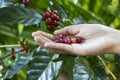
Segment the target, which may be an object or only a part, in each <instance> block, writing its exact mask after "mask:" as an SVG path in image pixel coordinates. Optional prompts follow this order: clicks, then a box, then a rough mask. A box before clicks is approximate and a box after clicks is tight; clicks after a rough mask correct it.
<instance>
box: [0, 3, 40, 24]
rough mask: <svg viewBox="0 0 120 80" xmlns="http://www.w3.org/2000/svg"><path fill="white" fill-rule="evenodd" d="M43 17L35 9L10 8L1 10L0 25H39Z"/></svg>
mask: <svg viewBox="0 0 120 80" xmlns="http://www.w3.org/2000/svg"><path fill="white" fill-rule="evenodd" d="M41 19H42V16H41V15H40V14H39V13H38V12H36V11H35V10H33V9H26V8H24V7H22V6H20V5H19V6H10V7H4V8H1V9H0V24H18V23H20V24H24V25H25V26H29V25H34V24H38V23H39V22H40V21H41Z"/></svg>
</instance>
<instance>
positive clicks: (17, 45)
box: [0, 44, 20, 48]
mask: <svg viewBox="0 0 120 80" xmlns="http://www.w3.org/2000/svg"><path fill="white" fill-rule="evenodd" d="M5 47H10V48H12V47H20V45H19V44H16V45H0V48H5Z"/></svg>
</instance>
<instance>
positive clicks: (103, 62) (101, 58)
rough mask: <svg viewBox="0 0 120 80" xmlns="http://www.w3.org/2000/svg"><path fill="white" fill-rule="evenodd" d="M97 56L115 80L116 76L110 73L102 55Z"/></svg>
mask: <svg viewBox="0 0 120 80" xmlns="http://www.w3.org/2000/svg"><path fill="white" fill-rule="evenodd" d="M97 57H98V58H99V60H101V62H102V63H103V65H104V67H105V68H106V69H107V70H108V72H109V73H110V75H111V76H112V77H113V79H114V80H116V79H117V78H116V77H115V75H114V74H113V73H112V71H111V70H110V69H109V68H108V66H107V64H106V63H105V62H104V61H103V59H102V57H100V56H97Z"/></svg>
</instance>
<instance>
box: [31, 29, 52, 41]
mask: <svg viewBox="0 0 120 80" xmlns="http://www.w3.org/2000/svg"><path fill="white" fill-rule="evenodd" d="M41 35H42V36H44V37H46V38H48V39H50V40H54V36H53V35H52V34H49V33H45V32H43V31H36V32H33V33H32V36H41Z"/></svg>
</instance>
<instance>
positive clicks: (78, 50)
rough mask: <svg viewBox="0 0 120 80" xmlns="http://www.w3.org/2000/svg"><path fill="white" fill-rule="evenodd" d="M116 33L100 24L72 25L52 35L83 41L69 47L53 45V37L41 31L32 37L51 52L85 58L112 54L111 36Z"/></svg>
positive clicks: (112, 42)
mask: <svg viewBox="0 0 120 80" xmlns="http://www.w3.org/2000/svg"><path fill="white" fill-rule="evenodd" d="M118 32H119V31H118V30H115V29H112V28H109V27H106V26H104V25H100V24H81V25H73V26H68V27H65V28H63V29H61V30H57V31H55V32H54V35H58V34H62V35H65V36H69V35H77V36H81V37H83V38H84V39H85V40H84V42H83V43H75V44H71V45H69V44H63V43H54V41H53V40H54V36H53V35H52V34H48V33H45V32H42V31H37V32H33V34H32V35H33V37H34V39H35V41H36V42H37V43H38V44H39V45H41V46H42V47H44V48H46V49H48V50H49V51H51V52H54V53H59V54H65V53H66V54H71V55H82V56H85V55H97V54H102V53H105V52H114V50H115V43H114V40H113V36H114V35H116V33H118ZM114 33H115V34H114Z"/></svg>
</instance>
